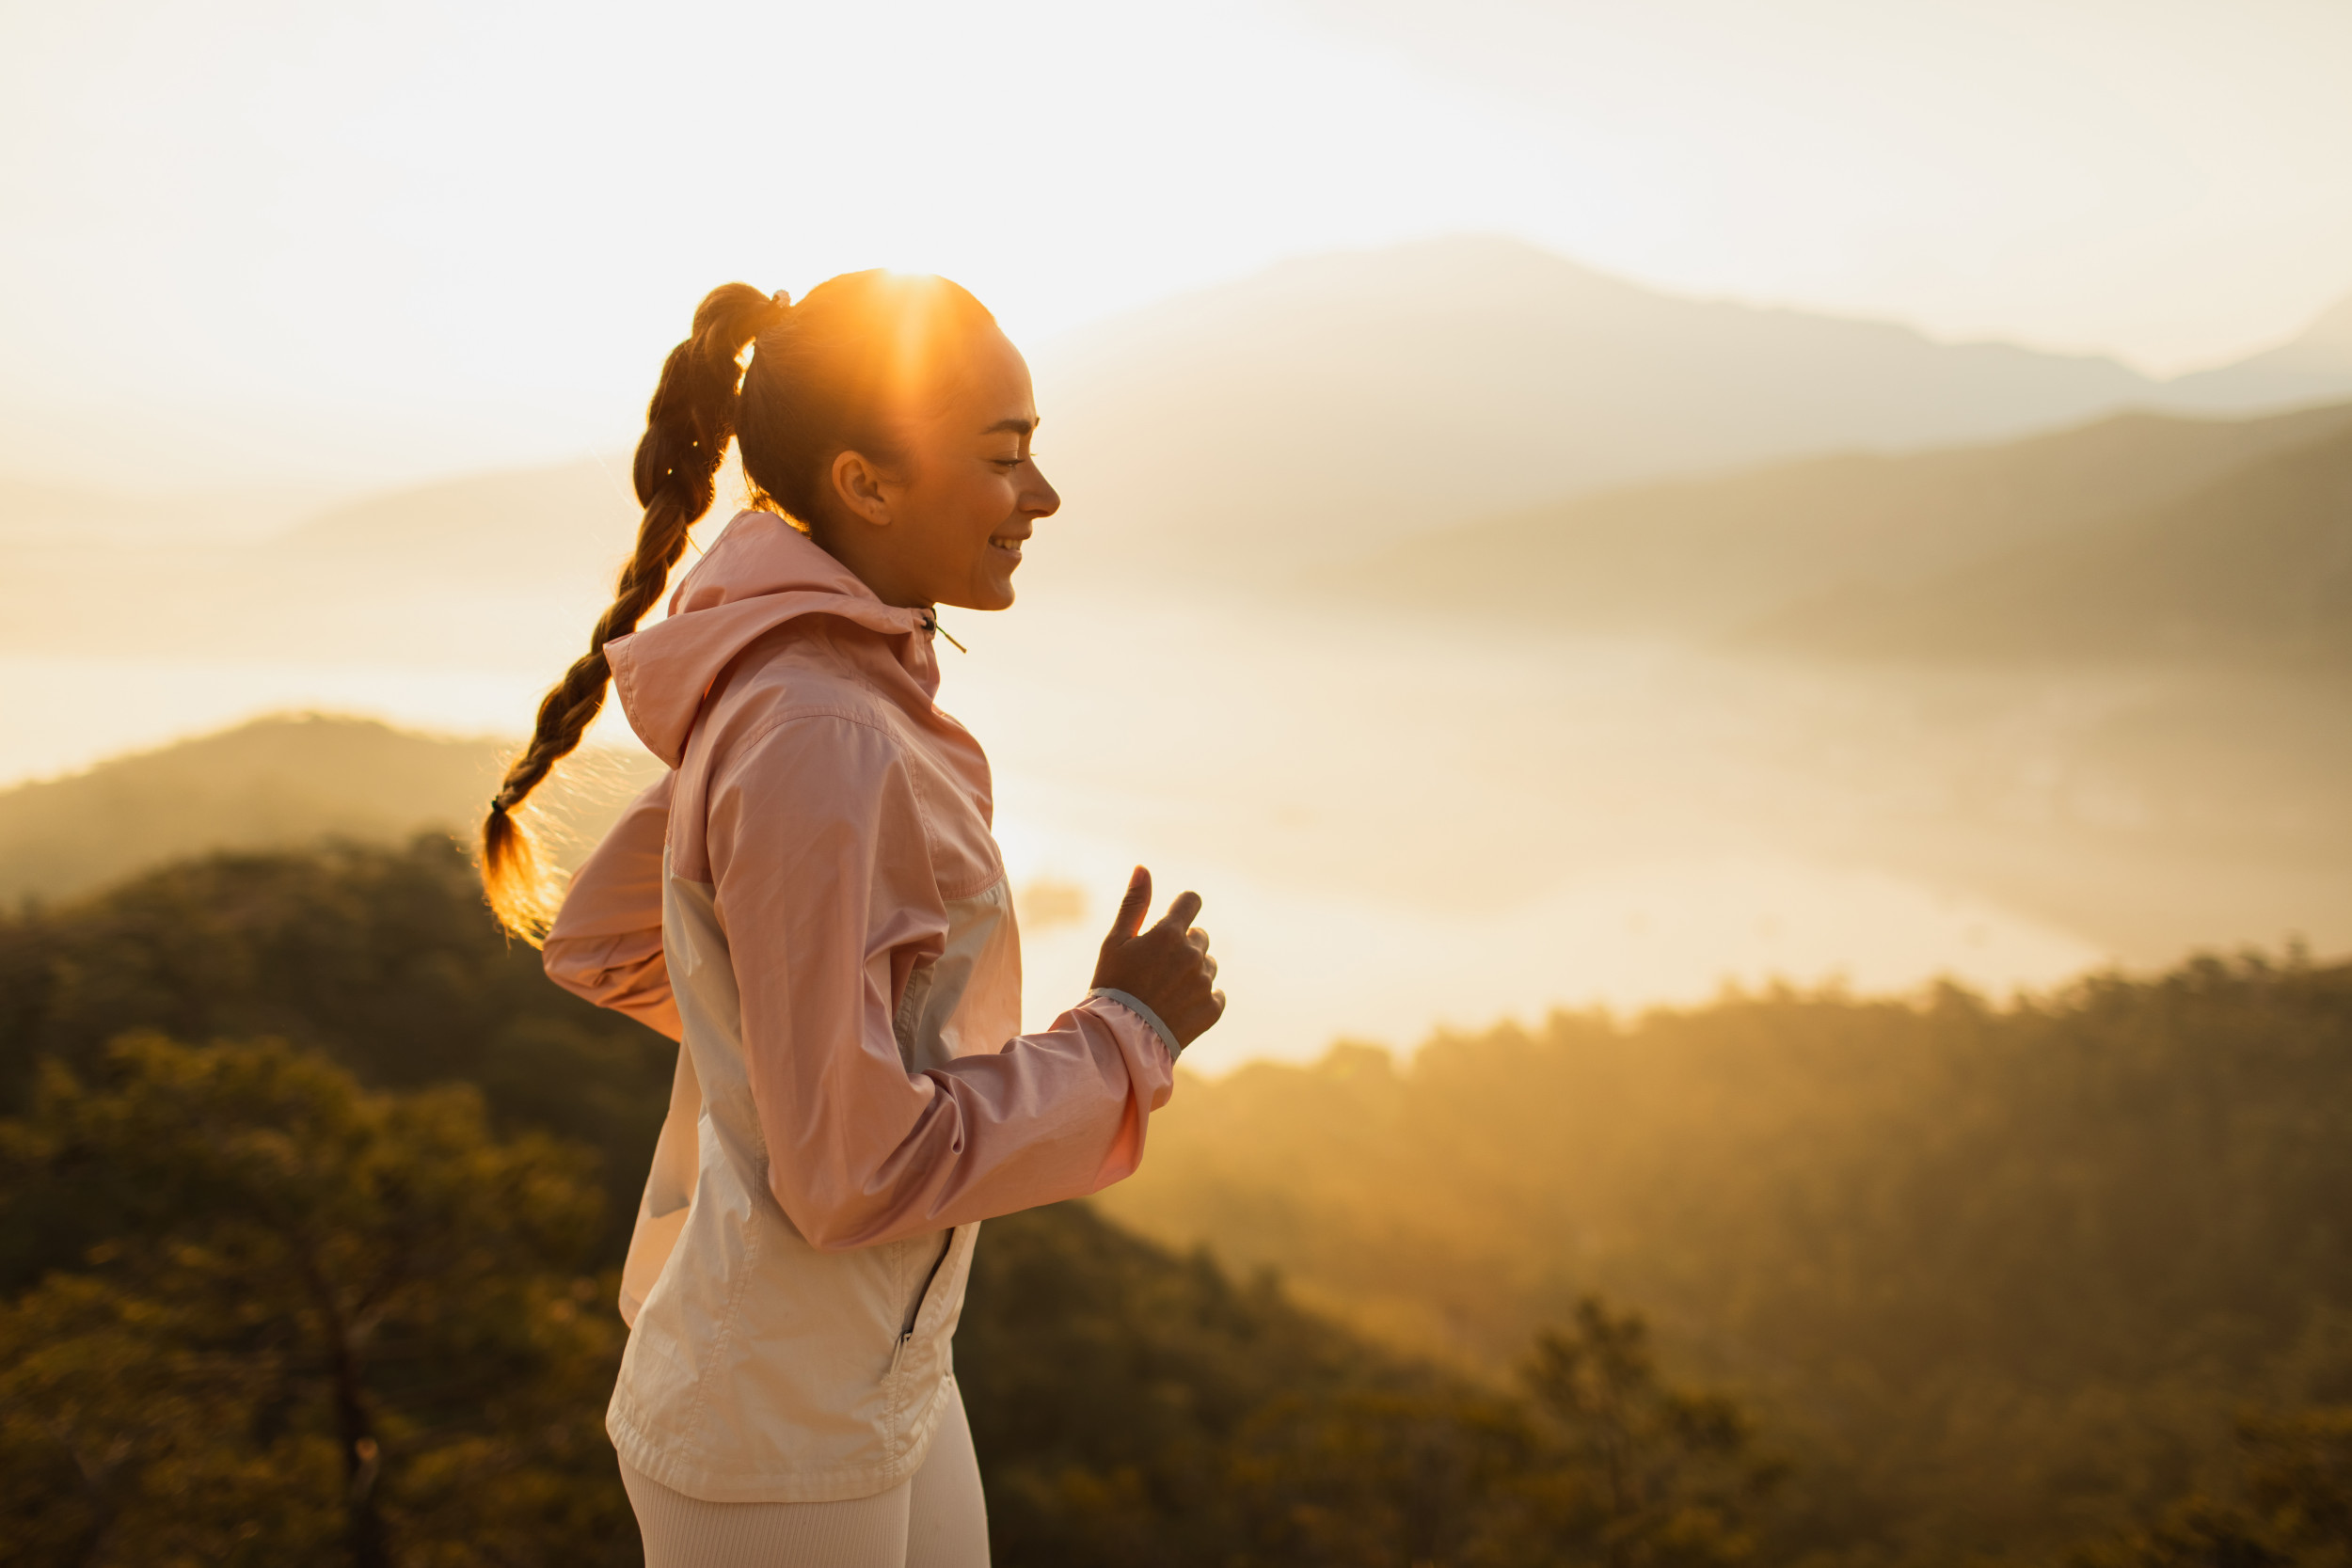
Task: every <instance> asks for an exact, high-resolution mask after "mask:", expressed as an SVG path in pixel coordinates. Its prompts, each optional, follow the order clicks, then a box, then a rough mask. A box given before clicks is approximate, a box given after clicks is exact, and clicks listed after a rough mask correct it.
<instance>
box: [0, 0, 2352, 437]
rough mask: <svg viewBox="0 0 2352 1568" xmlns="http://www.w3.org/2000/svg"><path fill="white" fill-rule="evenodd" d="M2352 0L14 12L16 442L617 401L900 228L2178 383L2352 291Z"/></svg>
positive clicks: (1062, 317) (621, 419) (1125, 259)
mask: <svg viewBox="0 0 2352 1568" xmlns="http://www.w3.org/2000/svg"><path fill="white" fill-rule="evenodd" d="M2346 81H2352V0H2233V3H2230V4H2226V5H2225V4H2221V3H2218V0H2201V3H2193V4H2187V3H2176V0H1875V3H1865V0H1772V3H1770V4H1766V5H1758V4H1755V3H1754V0H1744V3H1743V0H1645V3H1643V4H1638V5H1636V4H1630V3H1624V0H1620V3H1618V4H1613V5H1603V4H1597V3H1554V4H1534V3H1520V0H1448V3H1447V4H1445V5H1443V6H1437V5H1413V4H1404V3H1389V0H1362V3H1357V4H1341V3H1337V0H1294V3H1287V4H1282V3H1276V4H1255V5H1252V4H1233V3H1228V0H1192V3H1188V4H1186V5H1184V6H1182V7H1175V6H1164V5H1117V4H1104V3H1102V0H1095V3H1093V4H1055V3H1039V4H1031V3H1026V0H992V3H989V4H978V5H976V4H969V3H966V4H961V5H944V4H943V5H929V4H866V5H857V6H825V7H820V6H809V5H803V4H792V3H776V0H766V3H758V4H700V5H696V4H664V5H660V6H654V5H646V4H640V5H636V6H618V5H610V4H602V3H597V0H572V3H569V4H565V5H562V6H554V5H548V6H524V5H515V4H507V3H502V0H464V3H463V4H457V3H451V0H400V3H399V4H380V3H375V0H334V3H332V4H326V5H321V4H317V3H316V0H308V3H299V4H297V3H293V0H212V3H210V4H206V5H202V6H198V5H193V4H167V3H158V0H146V3H139V0H128V3H120V4H108V3H104V0H97V3H88V0H85V3H78V4H71V5H60V4H56V0H40V3H39V4H32V3H26V0H0V211H5V213H6V219H5V221H6V223H7V226H8V231H7V245H6V247H5V250H4V251H0V282H5V285H6V287H5V288H0V347H4V348H5V355H0V469H6V470H8V471H14V472H18V473H34V474H40V475H45V476H49V477H80V478H83V479H87V480H93V481H105V482H112V483H121V484H161V483H179V482H184V481H186V480H188V479H191V478H200V479H205V480H214V481H230V480H240V481H250V480H262V479H271V478H278V477H285V478H296V477H304V476H310V477H320V478H326V479H331V480H334V481H338V482H347V481H358V480H373V479H378V478H392V477H400V476H407V475H418V474H427V473H435V472H440V471H446V470H450V469H453V468H461V467H470V466H480V465H489V464H501V463H505V462H511V461H531V460H537V459H547V458H562V457H566V456H571V455H576V454H578V453H580V452H583V451H592V450H596V451H601V450H608V449H610V448H612V447H613V446H616V445H618V444H619V443H621V442H623V441H625V440H626V439H628V436H629V434H630V426H631V423H632V421H633V420H634V419H635V417H636V416H637V414H638V412H639V410H640V408H641V407H642V404H643V399H644V394H645V392H646V391H647V390H649V388H650V386H651V382H652V378H653V374H654V372H655V370H656V368H657V367H658V364H659V360H660V355H661V353H662V352H663V351H664V350H665V349H666V348H667V347H668V345H669V344H670V343H671V342H673V341H675V339H676V337H677V336H678V333H679V331H680V329H681V328H682V326H683V325H684V323H685V320H686V317H687V315H688V313H689V311H690V310H691V307H692V304H693V301H694V300H695V298H696V297H698V296H699V294H700V293H702V291H703V290H705V289H707V288H708V287H709V286H710V285H712V284H713V283H716V282H719V281H722V280H724V279H727V278H731V277H744V278H747V279H750V280H752V281H755V282H758V283H760V284H761V285H763V286H766V287H778V286H782V287H788V288H791V289H793V290H795V291H799V290H803V289H805V288H806V287H807V286H808V285H809V284H811V283H813V282H815V281H817V280H818V279H819V278H821V277H825V276H827V275H829V274H831V273H834V272H837V271H842V270H846V269H849V268H851V267H857V266H864V265H872V264H878V263H880V264H889V265H895V266H901V267H909V268H929V269H935V270H938V271H942V272H946V273H947V274H949V275H950V276H953V277H958V278H959V279H961V280H962V281H963V282H965V283H967V284H969V285H970V286H972V287H973V288H974V289H975V290H976V291H977V292H978V293H980V295H981V296H982V297H983V298H984V299H986V300H988V301H989V302H990V303H991V304H992V305H993V307H995V309H997V311H998V313H999V314H1000V315H1001V316H1002V317H1003V318H1004V319H1005V320H1006V322H1007V324H1008V325H1009V326H1010V327H1011V328H1012V329H1013V330H1014V332H1015V334H1016V336H1018V337H1021V338H1022V339H1024V341H1032V342H1035V341H1041V340H1043V339H1045V338H1048V337H1050V336H1051V335H1052V334H1054V333H1056V332H1057V331H1060V330H1063V329H1066V328H1068V327H1071V326H1073V325H1079V324H1082V323H1084V322H1086V321H1087V320H1089V319H1090V318H1094V317H1098V316H1100V315H1103V314H1104V313H1106V312H1110V311H1114V310H1118V309H1123V308H1126V307H1130V306H1133V305H1136V304H1140V303H1143V302H1146V301H1149V300H1151V299H1152V298H1154V297H1157V296H1160V295H1163V294H1165V293H1168V292H1171V291H1174V290H1178V289H1183V288H1186V287H1191V286H1196V285H1199V284H1202V283H1206V282H1212V281H1215V280H1217V279H1219V278H1223V277H1232V276H1235V275H1237V274H1241V273H1244V272H1248V271H1249V270H1251V269H1254V268H1256V267H1258V266H1260V265H1263V263H1265V262H1267V261H1272V260H1275V259H1278V258H1280V257H1283V256H1289V255H1295V254H1299V253H1302V252H1308V251H1313V250H1318V249H1326V248H1331V247H1337V246H1357V245H1377V244H1383V243H1387V242H1391V241H1395V240H1399V239H1405V238H1411V237H1417V236H1422V235H1428V234H1434V233H1441V232H1446V231H1452V230H1485V231H1500V232H1507V233H1512V234H1517V235H1519V236H1522V237H1524V238H1527V239H1530V240H1533V241H1534V242H1536V243H1538V244H1541V245H1547V246H1549V247H1550V248H1552V249H1554V250H1557V251H1560V252H1562V253H1564V254H1566V255H1570V256H1573V257H1576V258H1579V259H1581V260H1583V261H1588V262H1591V263H1593V264H1596V265H1598V266H1601V267H1604V268H1607V269H1609V270H1612V271H1615V272H1619V273H1623V274H1626V275H1629V276H1631V277H1636V278H1640V279H1643V280H1646V281H1649V282H1652V283H1655V284H1658V285H1661V286H1664V287H1669V288H1673V289H1676V290H1681V291H1688V292H1695V293H1708V294H1722V295H1731V296H1737V297H1740V298H1746V299H1753V300H1761V301H1770V302H1781V303H1789V304H1799V305H1804V306H1807V307H1811V308H1818V309H1832V310H1837V311H1841V312H1849V313H1859V314H1868V315H1876V316H1888V317H1897V318H1901V319H1905V320H1909V321H1913V322H1915V323H1917V324H1919V325H1923V326H1925V327H1927V328H1929V329H1930V330H1932V331H1934V332H1936V333H1938V334H1942V335H1950V336H1988V335H1989V336H1999V337H2005V338H2010V339H2014V340H2018V341H2026V342H2028V343H2033V344H2037V345H2044V346H2054V347H2063V348H2069V349H2091V350H2099V351H2105V352H2113V353H2116V354H2119V355H2121V356H2124V357H2126V358H2128V359H2130V360H2132V361H2133V362H2135V363H2137V364H2139V365H2140V366H2142V367H2143V368H2147V369H2151V370H2154V371H2159V372H2170V371H2173V370H2177V369H2181V368H2185V367H2189V366H2194V365H2197V364H2201V363H2206V362H2211V361H2215V360H2218V359H2223V358H2227V357H2231V356H2235V355H2237V354H2239V353H2242V352H2245V351H2248V350H2249V349H2252V348H2256V347H2260V346H2265V345H2266V344H2267V343H2268V342H2270V341H2275V340H2278V339H2280V338H2282V337H2284V336H2287V335H2289V334H2291V333H2292V332H2293V331H2294V330H2295V329H2296V327H2298V326H2299V325H2301V323H2302V322H2303V321H2304V320H2306V319H2307V318H2308V317H2310V316H2311V315H2312V314H2313V313H2314V312H2315V311H2317V310H2318V309H2321V308H2322V307H2324V306H2325V305H2327V304H2328V303H2329V302H2331V301H2332V300H2334V299H2336V298H2338V297H2341V296H2343V295H2344V294H2345V293H2352V158H2347V157H2346V156H2345V154H2346V152H2347V151H2352V91H2346V90H2345V87H2344V84H2345V83H2346Z"/></svg>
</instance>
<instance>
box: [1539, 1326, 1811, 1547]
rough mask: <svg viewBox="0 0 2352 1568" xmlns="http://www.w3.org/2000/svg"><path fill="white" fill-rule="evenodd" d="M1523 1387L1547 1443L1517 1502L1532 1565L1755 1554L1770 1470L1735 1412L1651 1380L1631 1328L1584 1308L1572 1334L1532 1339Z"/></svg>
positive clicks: (1645, 1353)
mask: <svg viewBox="0 0 2352 1568" xmlns="http://www.w3.org/2000/svg"><path fill="white" fill-rule="evenodd" d="M1521 1378H1522V1381H1523V1382H1524V1384H1525V1386H1526V1388H1527V1391H1528V1394H1529V1397H1530V1398H1531V1399H1532V1400H1533V1401H1534V1405H1535V1409H1536V1411H1537V1413H1538V1420H1539V1429H1540V1430H1541V1432H1542V1433H1543V1434H1544V1437H1545V1443H1544V1451H1543V1456H1542V1463H1541V1465H1540V1468H1539V1469H1538V1472H1537V1473H1536V1474H1535V1475H1534V1477H1533V1478H1531V1481H1529V1482H1528V1483H1527V1484H1526V1485H1525V1487H1524V1488H1523V1491H1524V1495H1525V1497H1526V1499H1527V1510H1528V1518H1529V1524H1530V1527H1531V1529H1530V1533H1531V1534H1533V1535H1538V1536H1540V1537H1542V1538H1543V1539H1545V1540H1546V1541H1548V1542H1549V1544H1550V1546H1551V1549H1552V1552H1553V1554H1555V1555H1554V1556H1552V1557H1548V1558H1546V1559H1544V1560H1568V1561H1575V1562H1592V1563H1606V1564H1609V1568H1664V1565H1668V1564H1674V1565H1689V1568H1712V1565H1715V1564H1722V1563H1731V1562H1738V1561H1740V1560H1743V1559H1745V1558H1746V1557H1748V1556H1749V1555H1750V1553H1751V1552H1753V1550H1754V1549H1755V1544H1756V1542H1755V1532H1754V1528H1753V1520H1754V1515H1755V1514H1756V1511H1757V1509H1758V1507H1759V1506H1760V1505H1761V1504H1762V1503H1763V1502H1764V1501H1765V1499H1766V1498H1767V1497H1769V1496H1770V1495H1771V1493H1772V1491H1773V1489H1774V1488H1775V1487H1776V1486H1777V1484H1778V1483H1779V1481H1780V1478H1781V1474H1782V1469H1781V1466H1780V1465H1777V1464H1775V1463H1774V1462H1772V1461H1771V1460H1769V1459H1766V1458H1764V1457H1762V1456H1760V1455H1759V1454H1757V1452H1756V1445H1755V1426H1754V1423H1753V1421H1751V1420H1750V1418H1748V1416H1747V1414H1746V1412H1745V1411H1743V1410H1742V1409H1741V1408H1740V1406H1739V1405H1738V1404H1737V1403H1735V1402H1732V1401H1731V1400H1730V1399H1728V1398H1727V1397H1725V1396H1724V1395H1722V1394H1718V1393H1701V1392H1692V1391H1690V1390H1686V1389H1680V1388H1676V1387H1673V1386H1669V1385H1668V1384H1666V1383H1665V1382H1664V1381H1663V1380H1662V1379H1661V1377H1660V1376H1659V1372H1658V1367H1657V1360H1656V1357H1655V1355H1654V1354H1653V1353H1652V1351H1651V1349H1650V1343H1649V1328H1648V1325H1647V1324H1646V1323H1644V1322H1643V1320H1642V1319H1641V1317H1640V1316H1639V1315H1638V1314H1633V1313H1613V1312H1612V1311H1611V1310H1610V1309H1609V1307H1607V1306H1606V1305H1605V1304H1604V1303H1602V1302H1600V1301H1598V1300H1596V1299H1593V1298H1590V1297H1588V1298H1586V1299H1585V1300H1584V1301H1583V1302H1581V1304H1579V1306H1578V1307H1577V1311H1576V1323H1575V1326H1574V1327H1573V1328H1572V1329H1570V1330H1566V1331H1563V1330H1559V1329H1548V1330H1546V1331H1544V1332H1543V1333H1541V1334H1539V1335H1537V1336H1536V1338H1535V1346H1534V1353H1533V1354H1531V1355H1530V1357H1529V1359H1528V1361H1527V1364H1526V1367H1525V1368H1524V1370H1523V1371H1522V1373H1521Z"/></svg>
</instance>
